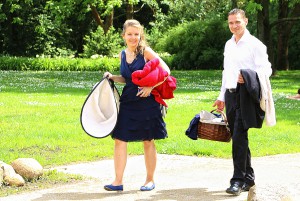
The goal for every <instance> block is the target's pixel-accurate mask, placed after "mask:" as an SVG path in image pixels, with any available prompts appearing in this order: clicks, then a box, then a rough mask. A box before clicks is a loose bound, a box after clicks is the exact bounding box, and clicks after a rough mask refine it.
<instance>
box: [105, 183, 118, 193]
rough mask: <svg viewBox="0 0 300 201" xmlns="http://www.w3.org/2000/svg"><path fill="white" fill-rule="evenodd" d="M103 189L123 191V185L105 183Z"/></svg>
mask: <svg viewBox="0 0 300 201" xmlns="http://www.w3.org/2000/svg"><path fill="white" fill-rule="evenodd" d="M104 189H105V190H107V191H123V185H119V186H114V185H112V184H110V185H105V186H104Z"/></svg>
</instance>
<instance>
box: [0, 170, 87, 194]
mask: <svg viewBox="0 0 300 201" xmlns="http://www.w3.org/2000/svg"><path fill="white" fill-rule="evenodd" d="M83 179H85V178H84V177H83V176H81V175H75V174H65V173H61V172H58V171H56V170H47V171H45V172H44V174H43V176H42V177H40V178H39V179H35V180H31V181H26V182H25V185H24V186H22V187H17V186H6V185H5V186H0V197H4V196H8V195H11V194H17V193H22V192H28V191H34V190H39V189H42V188H43V189H44V188H49V187H52V186H54V185H55V186H56V187H57V186H59V185H62V184H66V183H69V184H70V183H74V182H78V181H81V180H83ZM89 179H90V178H89Z"/></svg>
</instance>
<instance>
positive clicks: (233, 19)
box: [228, 13, 248, 37]
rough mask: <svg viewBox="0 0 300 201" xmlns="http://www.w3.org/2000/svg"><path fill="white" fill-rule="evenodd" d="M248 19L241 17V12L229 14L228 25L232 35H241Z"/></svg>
mask: <svg viewBox="0 0 300 201" xmlns="http://www.w3.org/2000/svg"><path fill="white" fill-rule="evenodd" d="M247 24H248V19H247V18H245V17H243V16H242V15H241V14H239V13H238V14H235V15H229V16H228V26H229V29H230V31H231V33H233V35H235V36H238V37H241V36H242V35H243V34H244V31H245V29H246V26H247Z"/></svg>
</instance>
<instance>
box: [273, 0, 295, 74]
mask: <svg viewBox="0 0 300 201" xmlns="http://www.w3.org/2000/svg"><path fill="white" fill-rule="evenodd" d="M288 4H289V2H288V1H285V0H280V1H279V7H278V21H279V22H278V24H276V23H274V25H277V32H278V39H277V40H278V43H277V44H278V47H277V67H278V69H280V70H289V59H288V54H289V51H288V50H289V49H288V45H289V39H290V34H291V31H292V28H293V26H294V24H295V23H296V22H297V20H298V21H299V18H298V17H299V16H300V3H297V4H295V6H294V7H293V9H292V11H291V12H290V13H289V12H288V11H289V9H290V8H289V7H288ZM289 14H290V16H289Z"/></svg>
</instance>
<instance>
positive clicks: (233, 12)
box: [228, 8, 246, 18]
mask: <svg viewBox="0 0 300 201" xmlns="http://www.w3.org/2000/svg"><path fill="white" fill-rule="evenodd" d="M237 14H241V16H242V17H243V18H246V13H245V11H243V10H242V9H239V8H234V9H232V10H231V11H229V13H228V16H229V15H237Z"/></svg>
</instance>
